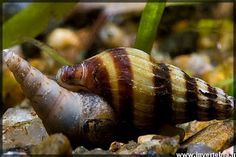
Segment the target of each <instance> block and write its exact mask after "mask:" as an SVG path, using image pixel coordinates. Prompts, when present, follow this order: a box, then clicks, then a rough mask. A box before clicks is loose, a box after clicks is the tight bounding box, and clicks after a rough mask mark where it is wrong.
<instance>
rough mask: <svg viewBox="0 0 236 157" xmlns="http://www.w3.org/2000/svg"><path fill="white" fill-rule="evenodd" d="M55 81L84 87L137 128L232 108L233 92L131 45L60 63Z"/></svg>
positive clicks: (205, 116)
mask: <svg viewBox="0 0 236 157" xmlns="http://www.w3.org/2000/svg"><path fill="white" fill-rule="evenodd" d="M57 81H58V83H59V84H60V85H61V86H63V87H65V88H67V89H69V90H73V91H79V90H81V89H86V90H89V91H91V92H94V93H96V94H98V95H100V96H102V97H103V98H104V99H105V100H106V101H107V102H108V103H109V104H111V106H112V108H113V109H114V110H115V113H116V114H117V116H118V119H119V120H120V121H126V122H127V123H128V124H130V125H133V126H135V127H137V128H145V129H148V128H150V129H151V128H155V127H156V126H158V124H160V123H163V122H174V123H179V122H186V121H190V120H194V119H196V120H210V119H215V118H217V119H223V118H227V117H229V116H230V115H232V112H233V109H234V102H233V99H232V97H230V96H227V95H226V94H225V92H224V91H223V90H221V89H219V88H216V87H212V86H210V85H209V84H207V83H206V82H204V81H203V80H201V79H198V78H192V77H190V76H189V75H187V74H186V73H185V72H184V71H182V70H181V69H179V68H177V67H175V66H173V65H169V64H164V63H156V62H155V61H153V60H152V58H151V57H150V55H148V54H147V53H145V52H143V51H140V50H138V49H134V48H124V47H121V48H115V49H110V50H106V51H104V52H102V53H99V54H98V55H96V56H93V57H92V58H89V59H87V60H85V61H83V62H82V63H81V64H77V65H73V66H64V67H62V68H61V69H60V70H59V71H58V74H57Z"/></svg>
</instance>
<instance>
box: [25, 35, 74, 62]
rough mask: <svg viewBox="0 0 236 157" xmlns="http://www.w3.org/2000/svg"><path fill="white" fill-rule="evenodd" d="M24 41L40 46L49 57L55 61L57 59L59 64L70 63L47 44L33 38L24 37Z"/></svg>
mask: <svg viewBox="0 0 236 157" xmlns="http://www.w3.org/2000/svg"><path fill="white" fill-rule="evenodd" d="M24 41H27V42H30V43H32V44H34V45H35V46H37V47H38V48H40V49H41V50H42V51H43V52H45V53H47V54H48V55H49V56H50V57H52V58H53V59H54V60H55V61H57V62H58V63H59V64H61V65H72V64H71V63H70V62H69V61H67V60H66V59H64V58H63V57H62V56H60V55H59V54H58V53H57V51H56V50H54V49H53V48H51V47H49V46H48V45H46V44H44V43H42V42H40V41H38V40H36V39H34V38H24Z"/></svg>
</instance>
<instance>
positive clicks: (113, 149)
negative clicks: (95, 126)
mask: <svg viewBox="0 0 236 157" xmlns="http://www.w3.org/2000/svg"><path fill="white" fill-rule="evenodd" d="M123 145H124V143H121V142H116V141H115V142H112V143H111V145H110V148H109V150H110V151H111V152H116V151H117V150H119V149H120V148H121V147H122V146H123Z"/></svg>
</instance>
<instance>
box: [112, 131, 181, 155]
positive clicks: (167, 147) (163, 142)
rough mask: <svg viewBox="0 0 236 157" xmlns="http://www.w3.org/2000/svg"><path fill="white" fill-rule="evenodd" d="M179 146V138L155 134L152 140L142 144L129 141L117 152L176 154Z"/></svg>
mask: <svg viewBox="0 0 236 157" xmlns="http://www.w3.org/2000/svg"><path fill="white" fill-rule="evenodd" d="M146 137H148V136H146ZM148 139H150V138H148ZM178 148H179V138H177V137H166V136H160V135H155V136H153V137H152V139H151V140H149V141H146V142H144V141H143V143H140V144H138V143H135V142H129V143H128V144H125V145H123V146H122V147H121V148H120V149H119V150H118V151H117V152H116V153H118V154H135V155H147V154H148V153H151V154H155V153H156V154H159V155H174V154H175V152H176V151H177V149H178ZM153 152H155V153H153Z"/></svg>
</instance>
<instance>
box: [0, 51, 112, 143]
mask: <svg viewBox="0 0 236 157" xmlns="http://www.w3.org/2000/svg"><path fill="white" fill-rule="evenodd" d="M3 60H4V61H5V63H6V64H7V66H8V68H9V69H10V70H11V71H12V73H13V74H14V76H15V78H16V80H17V81H18V83H19V84H20V85H21V88H22V90H23V92H24V94H25V95H26V96H27V98H29V99H30V100H31V103H32V106H33V108H34V110H35V111H36V113H37V115H38V116H39V118H40V119H41V120H42V122H43V124H44V126H45V128H46V130H47V132H48V133H49V134H52V133H63V134H65V135H66V136H67V137H68V138H69V139H70V141H71V143H72V145H73V146H76V145H78V144H83V145H88V146H101V145H106V144H107V145H108V144H109V143H110V142H111V141H112V139H113V136H114V135H113V130H114V127H115V126H116V120H115V118H114V117H115V116H114V112H113V109H112V108H111V107H110V106H109V105H108V104H107V102H106V101H104V100H103V99H102V98H101V97H99V96H98V95H95V94H93V93H85V92H81V93H74V92H71V91H68V90H66V89H65V88H62V87H61V86H59V85H58V84H57V83H56V82H55V81H53V80H50V79H48V78H47V77H46V76H45V75H43V74H42V73H41V72H40V71H38V70H37V69H35V68H34V67H32V66H31V65H30V64H29V63H28V62H27V61H25V60H24V59H22V58H21V57H19V56H18V55H16V54H14V53H13V52H12V51H5V52H3Z"/></svg>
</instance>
